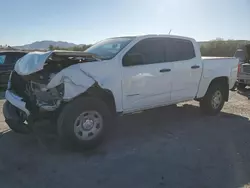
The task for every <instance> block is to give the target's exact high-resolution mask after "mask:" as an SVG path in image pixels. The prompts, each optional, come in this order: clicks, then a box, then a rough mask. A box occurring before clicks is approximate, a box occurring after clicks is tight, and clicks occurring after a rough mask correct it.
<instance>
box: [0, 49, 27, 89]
mask: <svg viewBox="0 0 250 188" xmlns="http://www.w3.org/2000/svg"><path fill="white" fill-rule="evenodd" d="M25 54H27V53H26V52H22V51H3V52H0V88H6V86H7V83H8V80H9V75H10V73H11V71H12V70H13V68H14V66H15V63H16V61H17V60H18V59H19V58H21V57H23V56H24V55H25Z"/></svg>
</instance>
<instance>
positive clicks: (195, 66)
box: [191, 65, 200, 69]
mask: <svg viewBox="0 0 250 188" xmlns="http://www.w3.org/2000/svg"><path fill="white" fill-rule="evenodd" d="M198 68H200V66H199V65H193V66H192V67H191V69H198Z"/></svg>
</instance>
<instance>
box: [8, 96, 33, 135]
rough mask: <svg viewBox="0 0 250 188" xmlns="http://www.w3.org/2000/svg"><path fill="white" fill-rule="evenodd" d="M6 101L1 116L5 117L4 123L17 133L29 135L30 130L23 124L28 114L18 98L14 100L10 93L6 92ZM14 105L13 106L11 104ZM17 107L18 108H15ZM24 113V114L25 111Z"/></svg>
mask: <svg viewBox="0 0 250 188" xmlns="http://www.w3.org/2000/svg"><path fill="white" fill-rule="evenodd" d="M5 96H7V97H8V99H7V100H6V101H5V103H4V105H3V115H4V117H5V122H6V123H7V124H8V126H9V127H10V128H11V129H12V130H15V131H16V132H19V133H29V132H30V131H31V130H30V128H29V127H28V126H27V124H25V120H26V119H27V114H26V113H28V114H29V112H28V110H27V109H26V108H25V107H24V108H23V104H22V101H20V100H19V99H18V98H14V97H13V96H12V94H11V93H10V92H7V94H6V95H5ZM10 101H11V102H12V103H13V104H15V105H13V104H12V103H11V102H10ZM16 106H19V107H20V108H21V109H20V108H17V107H16ZM24 110H25V111H26V112H25V111H24Z"/></svg>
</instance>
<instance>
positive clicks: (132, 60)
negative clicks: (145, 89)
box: [122, 53, 144, 66]
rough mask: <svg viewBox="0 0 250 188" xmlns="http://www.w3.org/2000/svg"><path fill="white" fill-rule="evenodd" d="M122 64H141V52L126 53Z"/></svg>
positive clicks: (142, 61) (142, 59)
mask: <svg viewBox="0 0 250 188" xmlns="http://www.w3.org/2000/svg"><path fill="white" fill-rule="evenodd" d="M122 64H123V66H135V65H143V64H144V58H143V56H142V55H141V54H137V53H128V54H126V55H125V56H124V57H123V60H122Z"/></svg>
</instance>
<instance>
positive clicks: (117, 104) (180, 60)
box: [3, 35, 238, 147]
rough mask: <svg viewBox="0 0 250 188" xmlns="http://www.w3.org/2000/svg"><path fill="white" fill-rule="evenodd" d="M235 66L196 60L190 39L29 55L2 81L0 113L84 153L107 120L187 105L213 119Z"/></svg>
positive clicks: (160, 38)
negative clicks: (39, 126) (53, 133)
mask: <svg viewBox="0 0 250 188" xmlns="http://www.w3.org/2000/svg"><path fill="white" fill-rule="evenodd" d="M237 65H238V60H237V59H236V58H222V57H221V58H220V57H217V58H209V57H206V58H202V57H201V52H200V47H199V44H198V43H197V42H196V41H195V40H194V39H191V38H188V37H181V36H173V35H146V36H135V37H118V38H111V39H106V40H103V41H101V42H99V43H97V44H95V45H93V46H92V47H90V48H88V49H87V50H86V51H85V52H74V51H71V52H70V51H49V52H31V53H29V54H27V55H25V56H24V57H23V58H21V59H19V60H18V62H17V63H16V65H15V69H14V70H13V72H12V74H11V76H10V84H9V85H8V89H7V91H6V93H5V98H6V102H5V104H4V107H3V114H4V117H5V121H6V122H7V124H8V125H9V127H10V128H11V129H12V130H14V131H16V132H27V131H29V130H30V129H31V130H32V127H33V126H35V125H36V123H35V122H39V121H44V119H45V118H47V119H49V120H52V121H53V122H57V130H58V135H59V137H60V138H61V140H62V141H63V142H64V141H65V143H66V144H69V143H71V144H72V145H80V146H87V147H90V146H93V145H96V144H97V143H99V141H100V140H101V138H102V137H103V135H104V134H105V133H106V130H107V128H108V129H109V128H111V127H110V126H109V125H110V119H111V118H112V116H115V115H124V114H129V113H135V112H140V111H143V110H147V109H152V108H156V107H160V106H166V105H171V104H177V103H179V102H184V101H188V100H192V99H195V100H197V101H199V102H200V107H201V110H202V111H203V112H204V113H206V114H209V115H216V114H218V113H219V112H220V111H221V109H222V107H223V105H224V103H225V101H228V99H229V89H231V88H232V87H233V86H234V83H235V82H236V79H237ZM55 124H56V123H54V125H55Z"/></svg>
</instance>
